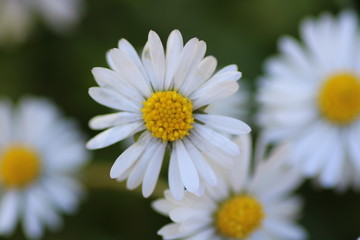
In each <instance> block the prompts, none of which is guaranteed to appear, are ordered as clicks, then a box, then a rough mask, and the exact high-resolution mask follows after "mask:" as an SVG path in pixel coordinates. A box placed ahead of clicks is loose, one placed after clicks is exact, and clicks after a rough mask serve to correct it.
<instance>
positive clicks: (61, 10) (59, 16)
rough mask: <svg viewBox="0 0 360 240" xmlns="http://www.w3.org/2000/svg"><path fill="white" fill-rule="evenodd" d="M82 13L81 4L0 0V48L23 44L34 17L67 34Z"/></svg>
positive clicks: (75, 0) (78, 1)
mask: <svg viewBox="0 0 360 240" xmlns="http://www.w3.org/2000/svg"><path fill="white" fill-rule="evenodd" d="M82 11H83V2H82V0H61V1H59V0H1V1H0V45H1V44H8V45H12V44H15V43H21V42H23V41H24V40H25V39H26V37H27V35H28V34H29V32H30V30H31V28H32V26H33V24H34V22H35V21H36V18H37V17H41V18H42V19H43V20H44V22H45V23H46V24H47V25H48V26H50V27H51V28H52V29H53V30H55V31H57V32H65V31H68V30H70V29H71V28H72V27H73V26H74V25H75V24H76V23H77V22H78V21H79V19H80V17H81V15H82Z"/></svg>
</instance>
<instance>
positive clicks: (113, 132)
mask: <svg viewBox="0 0 360 240" xmlns="http://www.w3.org/2000/svg"><path fill="white" fill-rule="evenodd" d="M205 52H206V44H205V42H203V41H199V40H198V39H196V38H193V39H191V40H190V41H188V42H187V43H186V44H185V46H183V39H182V36H181V34H180V32H179V31H177V30H175V31H173V32H172V33H171V34H170V36H169V38H168V41H167V48H166V52H165V51H164V48H163V45H162V43H161V40H160V38H159V36H158V35H157V34H156V33H155V32H153V31H150V33H149V37H148V42H147V43H146V45H145V47H144V50H143V52H142V56H141V58H140V57H139V56H138V55H137V53H136V51H135V49H134V48H133V47H132V46H131V44H130V43H129V42H127V41H126V40H125V39H121V40H120V41H119V46H118V48H115V49H112V50H110V51H109V52H108V54H107V60H108V63H109V65H110V67H111V70H110V69H106V68H94V69H93V74H94V77H95V80H96V81H97V83H98V84H99V86H100V87H93V88H90V91H89V93H90V96H91V97H92V98H93V99H94V100H95V101H97V102H98V103H100V104H103V105H105V106H107V107H110V108H114V109H117V110H118V111H119V112H117V113H112V114H107V115H103V116H97V117H95V118H93V119H92V120H91V121H90V127H91V128H93V129H106V128H109V129H108V130H106V131H104V132H102V133H100V134H99V135H97V136H95V137H94V138H93V139H91V140H90V141H89V142H88V144H87V147H88V148H89V149H97V148H103V147H107V146H109V145H111V144H114V143H116V142H118V141H121V140H123V139H125V138H127V137H129V136H133V135H135V134H137V133H139V135H140V136H139V139H138V141H136V142H135V143H134V144H133V145H131V146H130V147H129V148H128V149H127V150H125V151H124V152H123V153H122V154H121V155H120V156H119V157H118V159H117V160H116V162H115V163H114V165H113V167H112V169H111V171H110V176H111V177H112V178H117V179H118V180H124V179H128V180H127V187H128V188H129V189H134V188H136V187H138V186H139V185H140V184H141V183H142V192H143V195H144V196H145V197H148V196H149V195H151V193H152V192H153V190H154V188H155V185H156V182H157V179H158V176H159V173H160V169H161V165H162V162H163V158H164V155H165V150H166V149H169V150H170V164H169V174H168V178H169V185H170V190H171V192H172V193H173V194H174V196H175V197H176V198H177V199H180V198H181V197H182V195H183V192H184V187H185V188H186V189H187V190H189V191H190V192H192V193H197V194H201V193H202V192H203V190H204V184H210V185H212V186H215V185H216V174H215V172H214V171H213V169H212V168H211V166H210V165H209V163H208V160H206V159H205V156H209V158H210V159H211V161H215V162H220V163H222V165H224V166H226V165H229V164H231V163H232V162H233V157H234V156H237V155H239V154H240V150H239V148H238V146H237V145H236V144H235V143H233V142H232V141H231V140H230V139H229V138H227V137H225V136H223V135H222V134H220V133H219V132H221V133H226V134H234V135H240V134H246V133H248V132H249V131H250V128H249V126H248V125H246V124H245V123H243V122H242V121H240V120H237V119H234V118H230V117H225V116H220V115H213V114H205V113H204V112H203V111H202V109H203V108H204V107H206V106H207V105H209V104H211V103H213V102H215V101H217V100H219V99H222V98H225V97H227V96H230V95H232V94H234V93H235V92H236V91H237V90H238V83H237V80H238V79H239V78H240V77H241V73H240V72H238V71H237V67H236V66H235V65H230V66H227V67H225V68H223V69H222V70H220V71H219V72H217V73H215V74H214V71H215V68H216V65H217V62H216V59H215V58H214V57H213V56H207V57H205V58H204V55H205Z"/></svg>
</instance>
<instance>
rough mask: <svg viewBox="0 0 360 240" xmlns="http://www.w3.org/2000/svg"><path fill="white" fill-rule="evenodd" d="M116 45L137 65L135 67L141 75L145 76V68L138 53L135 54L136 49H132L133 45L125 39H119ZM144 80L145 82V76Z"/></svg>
mask: <svg viewBox="0 0 360 240" xmlns="http://www.w3.org/2000/svg"><path fill="white" fill-rule="evenodd" d="M118 47H119V49H120V50H121V51H122V52H123V53H126V54H127V56H128V57H129V58H130V59H131V60H132V62H133V63H134V64H135V65H136V66H137V68H138V69H139V71H140V72H141V73H142V75H143V76H146V71H145V68H144V66H143V65H142V62H141V59H140V57H139V55H138V54H137V52H136V50H135V49H134V47H133V46H132V45H131V44H130V43H129V42H128V41H127V40H126V39H120V41H119V44H118ZM145 80H146V82H148V81H147V79H146V78H145ZM148 83H149V82H148Z"/></svg>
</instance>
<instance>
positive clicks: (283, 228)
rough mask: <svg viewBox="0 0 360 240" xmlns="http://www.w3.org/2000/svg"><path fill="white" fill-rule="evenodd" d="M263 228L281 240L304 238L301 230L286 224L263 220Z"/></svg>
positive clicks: (304, 235) (273, 220) (299, 239)
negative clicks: (281, 239)
mask: <svg viewBox="0 0 360 240" xmlns="http://www.w3.org/2000/svg"><path fill="white" fill-rule="evenodd" d="M264 227H265V228H266V229H267V230H268V231H270V232H271V233H273V234H276V235H277V236H278V237H279V238H283V239H293V240H301V239H304V238H305V237H306V234H305V232H304V230H303V229H301V228H300V227H298V226H296V225H294V224H291V223H288V222H282V221H276V220H275V219H265V221H264Z"/></svg>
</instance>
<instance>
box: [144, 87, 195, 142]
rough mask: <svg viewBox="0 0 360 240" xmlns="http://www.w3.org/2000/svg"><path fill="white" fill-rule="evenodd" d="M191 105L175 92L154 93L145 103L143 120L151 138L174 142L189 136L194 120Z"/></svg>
mask: <svg viewBox="0 0 360 240" xmlns="http://www.w3.org/2000/svg"><path fill="white" fill-rule="evenodd" d="M192 109H193V106H192V103H191V101H190V100H189V99H187V98H186V97H183V96H181V95H180V94H179V93H177V92H175V91H165V92H156V93H153V94H152V95H151V97H149V98H148V99H147V100H146V101H145V102H144V108H142V109H141V111H142V112H143V116H142V117H143V119H144V121H145V125H146V128H147V129H148V130H149V131H151V132H152V136H153V137H157V138H161V139H162V140H163V141H164V142H165V141H176V140H178V139H182V138H183V137H184V136H186V135H189V131H190V129H191V128H192V125H191V124H192V123H193V122H194V118H193V115H192Z"/></svg>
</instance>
